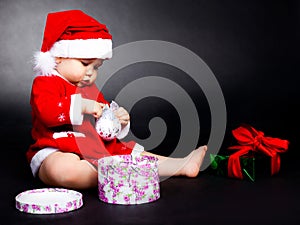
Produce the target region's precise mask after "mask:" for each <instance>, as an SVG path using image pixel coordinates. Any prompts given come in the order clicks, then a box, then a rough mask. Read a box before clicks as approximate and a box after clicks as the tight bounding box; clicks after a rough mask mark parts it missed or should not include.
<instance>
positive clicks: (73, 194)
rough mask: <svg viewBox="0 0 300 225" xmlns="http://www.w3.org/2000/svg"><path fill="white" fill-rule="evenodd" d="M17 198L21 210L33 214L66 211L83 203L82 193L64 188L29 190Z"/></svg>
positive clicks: (18, 207)
mask: <svg viewBox="0 0 300 225" xmlns="http://www.w3.org/2000/svg"><path fill="white" fill-rule="evenodd" d="M15 199H16V208H17V209H18V210H19V211H21V212H25V213H32V214H53V213H65V212H70V211H73V210H75V209H79V208H80V207H81V206H82V205H83V201H82V194H81V193H79V192H77V191H73V190H68V189H63V188H41V189H33V190H28V191H24V192H22V193H20V194H18V195H17V196H16V198H15Z"/></svg>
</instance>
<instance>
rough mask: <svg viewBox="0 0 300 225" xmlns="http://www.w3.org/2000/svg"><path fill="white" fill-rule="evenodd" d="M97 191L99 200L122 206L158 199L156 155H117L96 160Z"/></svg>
mask: <svg viewBox="0 0 300 225" xmlns="http://www.w3.org/2000/svg"><path fill="white" fill-rule="evenodd" d="M98 194H99V199H100V200H102V201H103V202H107V203H112V204H123V205H131V204H142V203H148V202H153V201H155V200H157V199H159V198H160V187H159V175H158V167H157V158H155V157H152V156H136V155H118V156H110V157H105V158H102V159H99V160H98Z"/></svg>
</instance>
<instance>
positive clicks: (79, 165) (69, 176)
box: [38, 151, 98, 189]
mask: <svg viewBox="0 0 300 225" xmlns="http://www.w3.org/2000/svg"><path fill="white" fill-rule="evenodd" d="M38 175H39V178H40V179H41V180H42V181H43V182H44V183H45V184H47V185H51V186H59V187H65V188H74V189H84V188H91V187H96V186H97V176H98V175H97V170H96V169H95V168H94V167H93V166H92V165H91V164H89V163H88V162H87V161H86V160H81V159H80V158H79V156H78V155H76V154H73V153H64V152H59V151H58V152H54V153H52V154H50V155H49V156H48V157H47V158H46V159H45V160H44V161H43V163H42V165H41V167H40V169H39V174H38Z"/></svg>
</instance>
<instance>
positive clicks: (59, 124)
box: [26, 10, 207, 189]
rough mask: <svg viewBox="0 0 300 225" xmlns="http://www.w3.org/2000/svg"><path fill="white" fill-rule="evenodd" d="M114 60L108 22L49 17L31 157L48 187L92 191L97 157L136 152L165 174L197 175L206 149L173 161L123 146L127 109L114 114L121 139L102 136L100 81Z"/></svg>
mask: <svg viewBox="0 0 300 225" xmlns="http://www.w3.org/2000/svg"><path fill="white" fill-rule="evenodd" d="M111 57H112V36H111V34H110V33H109V31H108V29H107V27H106V26H105V25H104V24H101V23H99V22H98V21H97V20H95V19H94V18H92V17H90V16H89V15H87V14H85V13H84V12H82V11H80V10H68V11H61V12H53V13H49V14H48V16H47V21H46V26H45V30H44V38H43V43H42V47H41V51H40V52H37V53H36V54H35V70H36V72H37V76H36V77H35V79H34V81H33V84H32V90H31V99H30V104H31V107H32V138H33V140H34V143H33V144H32V145H30V147H29V149H28V151H27V153H26V156H27V159H28V162H29V164H30V167H31V170H32V173H33V175H34V176H37V177H38V178H39V179H40V180H41V181H42V182H44V183H45V184H47V185H53V186H59V187H65V188H73V189H84V188H92V187H96V186H97V161H98V159H100V158H102V157H105V156H110V155H123V154H132V153H135V154H141V155H150V156H155V157H157V158H158V172H159V175H160V176H187V177H196V176H197V175H198V173H199V171H200V167H201V164H202V161H203V159H204V156H205V153H206V150H207V147H206V146H201V147H199V148H197V149H195V150H193V151H192V152H191V153H190V154H189V155H187V156H186V157H184V158H171V157H165V156H160V155H156V154H152V153H150V152H148V151H145V150H144V148H143V146H141V145H139V144H138V143H136V142H134V141H130V142H121V141H120V140H121V139H122V138H123V137H125V136H126V134H127V133H128V131H129V128H130V115H129V113H128V112H127V111H126V109H124V108H123V107H118V108H117V109H116V110H115V111H114V113H115V116H116V118H118V120H119V121H120V124H121V132H119V133H118V135H117V137H115V138H113V139H112V140H105V139H103V138H101V136H100V135H99V134H98V133H97V131H96V129H95V121H96V120H97V119H99V118H100V117H101V115H102V112H103V108H104V106H105V105H109V102H107V101H106V100H105V98H104V96H103V94H102V93H101V92H100V91H99V90H98V88H97V86H96V84H95V81H96V78H97V75H98V69H99V68H100V67H101V65H102V64H103V62H104V61H105V60H108V59H110V58H111Z"/></svg>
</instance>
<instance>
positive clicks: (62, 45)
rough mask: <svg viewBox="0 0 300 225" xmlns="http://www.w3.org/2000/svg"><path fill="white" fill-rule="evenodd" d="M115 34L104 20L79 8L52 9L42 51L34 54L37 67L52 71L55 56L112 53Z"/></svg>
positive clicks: (105, 56)
mask: <svg viewBox="0 0 300 225" xmlns="http://www.w3.org/2000/svg"><path fill="white" fill-rule="evenodd" d="M111 39H112V36H111V35H110V33H109V31H108V29H107V28H106V26H105V25H104V24H101V23H99V22H98V21H96V20H95V19H94V18H92V17H90V16H89V15H87V14H85V13H83V12H82V11H80V10H68V11H61V12H53V13H49V14H48V16H47V21H46V26H45V30H44V38H43V43H42V47H41V51H39V52H36V53H35V55H34V64H35V67H34V69H35V70H36V71H37V72H38V73H39V74H42V75H49V74H51V73H52V72H53V70H54V69H55V66H56V63H55V57H63V58H99V59H110V58H111V57H112V40H111Z"/></svg>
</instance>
